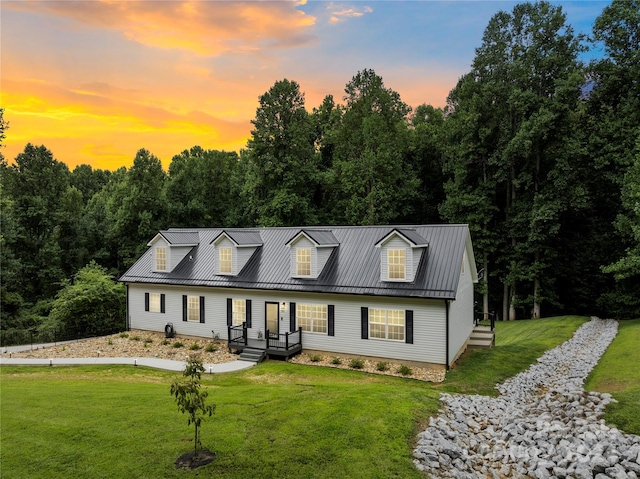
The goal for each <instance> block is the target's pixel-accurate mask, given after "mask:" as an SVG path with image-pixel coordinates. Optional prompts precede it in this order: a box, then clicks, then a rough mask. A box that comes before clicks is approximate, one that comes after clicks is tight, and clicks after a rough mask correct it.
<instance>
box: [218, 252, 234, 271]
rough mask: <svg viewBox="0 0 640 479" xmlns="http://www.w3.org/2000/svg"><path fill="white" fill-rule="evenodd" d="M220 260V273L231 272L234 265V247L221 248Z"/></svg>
mask: <svg viewBox="0 0 640 479" xmlns="http://www.w3.org/2000/svg"><path fill="white" fill-rule="evenodd" d="M218 254H219V260H220V273H223V274H231V272H232V265H233V261H232V258H233V249H232V248H220V249H219V250H218Z"/></svg>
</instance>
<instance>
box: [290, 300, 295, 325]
mask: <svg viewBox="0 0 640 479" xmlns="http://www.w3.org/2000/svg"><path fill="white" fill-rule="evenodd" d="M295 330H296V303H289V331H291V332H294V331H295Z"/></svg>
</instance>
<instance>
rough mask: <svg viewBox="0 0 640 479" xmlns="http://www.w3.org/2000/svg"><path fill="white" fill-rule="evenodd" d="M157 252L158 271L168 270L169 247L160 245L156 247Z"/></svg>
mask: <svg viewBox="0 0 640 479" xmlns="http://www.w3.org/2000/svg"><path fill="white" fill-rule="evenodd" d="M155 253H156V271H166V270H167V248H165V247H163V246H158V247H156V248H155Z"/></svg>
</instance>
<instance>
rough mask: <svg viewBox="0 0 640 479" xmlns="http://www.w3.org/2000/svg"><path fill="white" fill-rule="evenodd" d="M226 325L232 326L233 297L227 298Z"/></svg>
mask: <svg viewBox="0 0 640 479" xmlns="http://www.w3.org/2000/svg"><path fill="white" fill-rule="evenodd" d="M227 326H233V299H231V298H227Z"/></svg>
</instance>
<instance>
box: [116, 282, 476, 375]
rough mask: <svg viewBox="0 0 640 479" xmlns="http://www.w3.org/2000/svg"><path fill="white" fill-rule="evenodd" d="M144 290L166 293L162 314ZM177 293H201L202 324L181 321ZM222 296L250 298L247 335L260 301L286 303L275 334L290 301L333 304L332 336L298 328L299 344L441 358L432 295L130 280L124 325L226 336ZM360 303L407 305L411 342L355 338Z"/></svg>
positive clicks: (440, 305) (260, 311)
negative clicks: (147, 306)
mask: <svg viewBox="0 0 640 479" xmlns="http://www.w3.org/2000/svg"><path fill="white" fill-rule="evenodd" d="M145 292H149V293H164V294H165V295H166V296H165V298H166V299H165V302H166V313H165V314H162V313H151V312H146V311H145V310H144V293H145ZM183 294H187V295H198V296H204V297H205V323H204V324H202V323H195V322H184V321H182V295H183ZM227 298H233V299H251V300H252V304H251V317H252V328H251V329H250V330H249V337H250V338H257V336H258V330H260V329H261V330H262V331H263V332H264V330H265V302H277V303H279V304H282V302H283V301H284V302H286V304H287V310H286V312H284V313H283V312H282V311H281V312H280V332H281V333H284V332H287V331H289V324H290V316H289V315H290V309H291V306H290V303H291V302H296V303H311V304H326V305H330V304H331V305H334V307H335V323H334V325H335V336H328V335H327V334H321V333H309V332H303V335H302V343H303V347H304V348H305V349H314V350H320V351H326V352H327V353H332V354H341V353H342V354H354V355H362V356H374V357H383V358H389V359H397V360H406V361H421V362H429V363H436V364H444V362H445V356H446V324H445V319H446V313H445V305H444V302H443V301H435V300H425V299H409V298H380V297H372V296H356V295H326V294H313V293H294V292H277V291H255V290H240V289H224V288H198V287H193V288H191V287H182V286H180V287H179V286H158V285H139V284H130V285H129V305H128V306H129V315H130V326H131V328H132V329H142V330H151V331H164V327H165V325H166V324H167V322H172V323H173V327H174V329H175V330H176V332H177V333H178V334H184V335H192V336H203V337H207V338H211V337H212V333H211V331H212V330H213V331H215V332H216V333H219V334H220V337H221V338H223V339H227V322H226V321H227V320H226V318H227V316H226V311H227V305H226V299H227ZM361 307H368V308H371V307H375V308H383V309H403V310H412V311H413V344H406V343H404V342H400V341H387V340H379V339H361V319H360V318H361V317H360V314H361V313H360V311H361ZM464 339H465V340H466V337H465V338H464Z"/></svg>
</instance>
